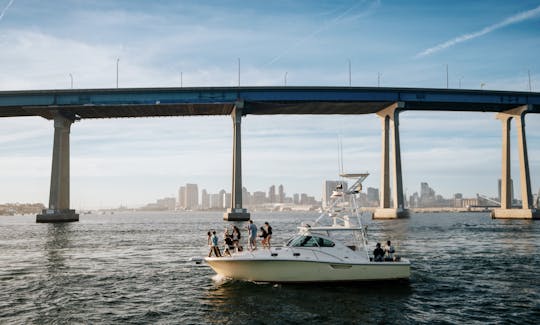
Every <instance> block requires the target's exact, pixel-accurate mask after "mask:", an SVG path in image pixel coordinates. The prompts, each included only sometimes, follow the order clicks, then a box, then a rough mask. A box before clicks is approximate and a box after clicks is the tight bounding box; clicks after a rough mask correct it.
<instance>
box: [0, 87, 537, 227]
mask: <svg viewBox="0 0 540 325" xmlns="http://www.w3.org/2000/svg"><path fill="white" fill-rule="evenodd" d="M404 110H416V111H464V112H495V113H498V114H497V118H498V119H499V120H501V122H502V128H503V150H502V152H503V154H502V161H503V164H502V167H503V168H502V176H501V180H502V183H501V188H502V189H501V209H497V210H495V211H494V213H493V217H494V218H527V219H537V218H540V211H539V210H537V209H536V208H534V206H533V201H532V191H531V184H530V171H529V163H528V155H527V146H526V138H525V116H526V114H530V113H540V93H535V92H515V91H490V90H463V89H426V88H383V87H212V88H154V89H148V88H144V89H115V88H113V89H67V90H37V91H2V92H0V117H16V116H41V117H44V118H46V119H49V120H54V127H55V136H54V137H55V141H54V144H53V159H52V171H51V185H50V196H49V207H48V209H45V210H43V213H42V214H40V215H38V216H37V219H36V221H38V222H41V221H43V222H55V221H76V220H78V216H76V214H75V212H74V210H72V209H70V204H69V131H70V126H71V124H72V123H73V122H74V121H76V120H79V119H92V118H123V117H150V116H186V115H230V116H231V117H232V120H233V154H232V156H233V171H232V176H233V177H232V191H231V193H232V195H231V203H232V204H231V206H232V207H231V210H230V211H228V212H227V213H226V214H225V215H224V218H225V219H227V220H247V219H249V213H248V212H247V210H246V209H244V208H243V203H242V162H241V120H242V116H243V115H246V114H264V115H277V114H377V115H378V116H379V117H380V119H381V126H382V150H381V152H382V155H381V187H380V198H381V199H380V206H379V209H377V210H376V211H375V214H374V218H397V217H406V216H407V214H408V212H407V210H406V209H405V201H404V197H403V185H402V168H401V148H400V141H399V113H400V112H402V111H404ZM512 119H513V120H515V122H516V124H515V125H516V128H517V137H518V139H517V140H518V141H517V142H518V156H519V169H520V177H519V180H520V187H521V193H522V203H523V204H522V208H521V209H512V205H511V195H510V192H511V190H510V185H509V184H510V181H509V180H510V132H509V131H510V122H511V120H512ZM390 153H392V155H390ZM390 173H392V179H393V184H392V187H390ZM391 198H392V200H391Z"/></svg>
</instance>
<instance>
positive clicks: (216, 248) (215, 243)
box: [212, 230, 221, 257]
mask: <svg viewBox="0 0 540 325" xmlns="http://www.w3.org/2000/svg"><path fill="white" fill-rule="evenodd" d="M212 251H213V252H214V255H216V257H221V252H220V250H219V238H218V236H217V234H216V231H215V230H214V231H213V232H212Z"/></svg>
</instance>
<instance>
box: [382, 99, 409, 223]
mask: <svg viewBox="0 0 540 325" xmlns="http://www.w3.org/2000/svg"><path fill="white" fill-rule="evenodd" d="M404 107H405V104H404V103H403V102H397V103H394V104H392V105H390V106H389V107H387V108H385V109H383V110H381V111H379V112H377V115H379V117H380V118H381V122H382V152H381V191H380V207H379V208H378V209H376V210H375V213H374V215H373V218H374V219H395V218H406V217H408V215H409V212H408V210H406V209H405V201H404V198H403V177H402V171H401V147H400V141H399V112H400V110H401V109H403V108H404ZM390 130H391V131H392V134H391V135H392V173H393V175H392V176H393V184H392V194H393V204H392V206H391V205H390Z"/></svg>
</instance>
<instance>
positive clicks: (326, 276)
mask: <svg viewBox="0 0 540 325" xmlns="http://www.w3.org/2000/svg"><path fill="white" fill-rule="evenodd" d="M206 262H207V263H208V265H210V267H211V268H212V269H214V271H216V273H218V274H220V275H222V276H225V277H228V278H231V279H235V280H244V281H256V282H294V283H299V282H339V281H379V280H398V279H408V278H409V276H410V263H409V262H408V261H403V262H366V263H358V264H345V263H332V262H320V261H294V260H275V259H268V260H266V259H264V260H253V259H252V260H248V259H234V258H227V257H222V258H206Z"/></svg>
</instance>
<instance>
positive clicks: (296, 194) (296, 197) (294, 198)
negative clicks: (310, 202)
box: [293, 193, 300, 204]
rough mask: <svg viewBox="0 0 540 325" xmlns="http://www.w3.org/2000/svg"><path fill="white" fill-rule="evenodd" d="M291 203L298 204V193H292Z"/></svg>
mask: <svg viewBox="0 0 540 325" xmlns="http://www.w3.org/2000/svg"><path fill="white" fill-rule="evenodd" d="M293 203H294V204H300V194H298V193H294V195H293Z"/></svg>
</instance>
